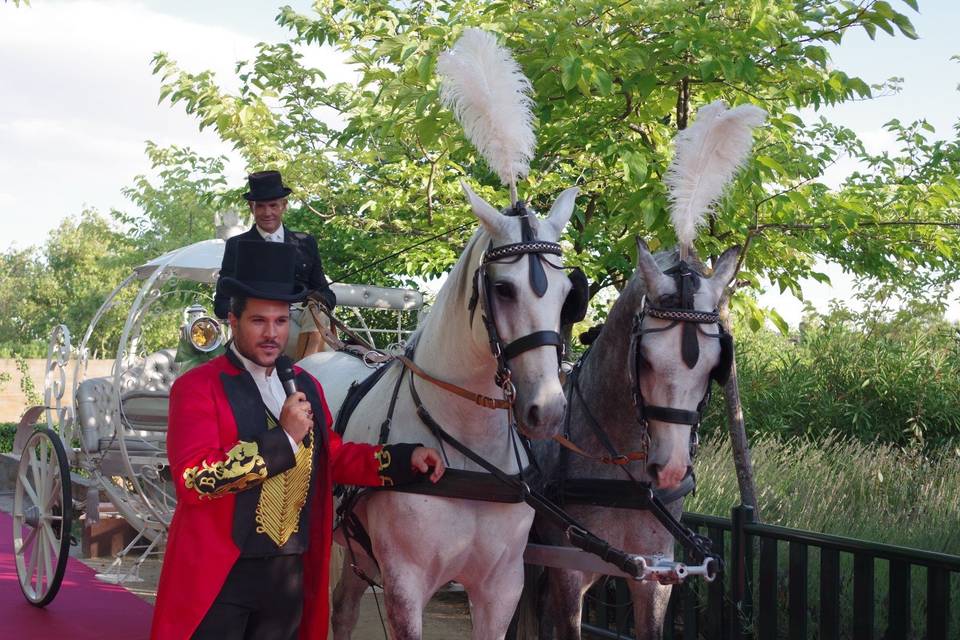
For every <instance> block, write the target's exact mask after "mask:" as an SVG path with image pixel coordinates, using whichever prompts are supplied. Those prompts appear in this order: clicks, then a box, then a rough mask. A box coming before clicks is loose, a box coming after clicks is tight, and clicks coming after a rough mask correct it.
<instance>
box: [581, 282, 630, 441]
mask: <svg viewBox="0 0 960 640" xmlns="http://www.w3.org/2000/svg"><path fill="white" fill-rule="evenodd" d="M645 293H646V287H645V285H644V282H643V278H642V277H641V276H640V275H639V274H636V273H635V274H634V276H633V277H632V278H631V279H630V281H629V282H628V283H627V286H626V287H624V289H623V291H622V292H621V293H620V296H619V297H618V298H617V301H616V302H615V303H614V305H613V307H612V308H611V309H610V313H609V315H608V316H607V319H606V321H605V322H604V326H603V330H602V331H601V332H600V335H599V336H597V339H596V340H595V341H594V343H593V346H592V347H591V348H590V354H589V357H587V359H586V361H585V362H584V364H583V367H582V369H581V371H580V375H579V379H578V386H579V388H580V397H578V398H577V399H576V400H575V401H573V402H572V403H571V404H572V405H573V406H571V408H570V410H573V411H579V412H580V416H581V419H579V420H572V421H571V427H570V428H571V435H572V436H573V438H574V440H577V439H578V438H579V439H580V440H579V441H581V442H587V441H590V440H591V439H592V440H594V443H593V446H602V445H600V443H599V441H596V436H595V435H594V429H593V428H592V427H591V426H590V425H589V424H588V423H587V420H588V418H587V417H586V416H585V415H584V414H585V413H586V411H585V409H584V407H582V406H577V405H579V404H581V403H586V405H587V406H588V407H589V410H590V413H591V414H592V415H593V417H594V418H596V421H597V423H598V424H599V426H600V427H601V428H602V429H603V430H604V432H605V433H606V434H607V436H608V437H609V438H610V440H611V441H612V442H613V444H614V445H615V446H617V447H618V449H622V450H623V451H626V450H630V449H633V448H636V447H637V446H639V440H640V436H639V429H638V426H637V413H636V408H635V407H634V405H633V389H632V388H631V384H632V374H631V372H630V370H629V366H630V362H629V359H630V335H631V330H632V328H633V318H634V315H635V314H636V312H637V311H639V309H640V304H641V301H642V300H643V296H644V294H645ZM614 398H616V399H617V400H616V401H615V402H611V400H612V399H614ZM627 398H630V399H629V400H627ZM621 400H623V401H621ZM575 415H576V414H575ZM597 451H598V452H600V451H603V453H606V451H605V450H603V449H597Z"/></svg>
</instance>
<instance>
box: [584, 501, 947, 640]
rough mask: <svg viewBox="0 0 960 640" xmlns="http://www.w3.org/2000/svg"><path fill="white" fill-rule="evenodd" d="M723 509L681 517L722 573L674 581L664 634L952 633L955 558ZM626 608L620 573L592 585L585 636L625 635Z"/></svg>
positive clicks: (935, 639) (941, 637) (793, 639)
mask: <svg viewBox="0 0 960 640" xmlns="http://www.w3.org/2000/svg"><path fill="white" fill-rule="evenodd" d="M731 515H732V517H731V518H730V519H726V518H719V517H715V516H706V515H700V514H693V513H686V514H684V522H685V523H686V524H687V525H688V526H690V527H692V528H695V529H696V530H698V531H699V532H701V533H703V532H705V533H706V534H707V535H708V536H709V537H710V538H711V539H712V540H713V542H714V548H715V550H716V551H718V552H720V553H721V554H722V556H723V558H724V562H725V564H726V571H725V572H724V574H723V575H722V576H721V577H720V578H718V579H717V580H716V581H714V582H713V583H710V584H706V583H703V582H702V581H695V580H692V581H688V582H687V583H686V584H684V585H681V586H679V587H677V588H674V590H673V594H672V596H671V600H670V605H669V608H668V612H667V622H666V628H665V629H664V638H672V639H678V640H679V639H682V640H693V639H705V640H720V639H724V640H725V639H728V638H757V639H759V640H773V639H781V638H786V639H789V640H799V639H802V638H816V639H818V640H839V639H841V638H843V639H847V638H849V639H851V640H877V639H879V638H882V639H883V640H907V639H915V638H916V639H919V638H925V639H927V640H947V639H948V638H958V637H960V607H957V602H956V600H957V598H956V597H955V596H953V597H951V594H956V593H957V592H958V591H960V556H952V555H947V554H942V553H935V552H931V551H921V550H917V549H909V548H905V547H899V546H894V545H887V544H879V543H874V542H867V541H863V540H855V539H852V538H845V537H842V536H836V535H827V534H820V533H813V532H810V531H803V530H799V529H789V528H786V527H780V526H775V525H767V524H760V523H757V522H755V521H754V518H753V510H752V509H751V508H750V507H743V506H739V507H735V508H734V509H733V511H732V514H731ZM951 605H953V606H951ZM630 610H631V608H630V600H629V594H628V591H627V589H626V585H625V584H624V583H623V581H622V580H614V579H613V578H610V579H608V580H607V581H606V582H605V583H601V584H599V585H597V586H595V587H594V589H593V590H592V591H591V593H590V594H588V596H587V598H586V599H585V601H584V615H583V620H584V623H583V632H584V635H585V637H590V636H593V637H601V638H632V637H634V635H633V634H634V629H633V620H632V616H631V615H630Z"/></svg>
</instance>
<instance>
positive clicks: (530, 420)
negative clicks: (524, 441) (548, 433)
mask: <svg viewBox="0 0 960 640" xmlns="http://www.w3.org/2000/svg"><path fill="white" fill-rule="evenodd" d="M527 424H528V425H530V426H532V427H533V426H537V425H539V424H540V406H539V405H536V404H535V405H532V406H531V407H530V408H529V409H527Z"/></svg>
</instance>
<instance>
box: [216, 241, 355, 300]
mask: <svg viewBox="0 0 960 640" xmlns="http://www.w3.org/2000/svg"><path fill="white" fill-rule="evenodd" d="M241 240H259V241H260V242H266V240H264V239H263V236H261V235H260V232H259V231H257V227H256V225H254V226H252V227H250V229H249V230H248V231H245V232H244V233H241V234H239V235H235V236H233V237H232V238H229V239H228V240H227V246H226V247H225V248H224V250H223V264H221V265H220V278H224V277H234V276H235V272H236V264H237V245H238V243H239V242H240V241H241ZM283 242H284V244H292V245H294V246H295V247H296V248H297V274H296V280H297V284H302V285H303V286H305V287H306V288H307V289H308V290H316V291H318V292H320V297H321V298H323V301H324V303H326V305H327V307H328V308H329V309H333V307H334V305H336V304H337V296H336V294H334V293H333V291H331V290H330V285H329V283H327V276H325V275H324V273H323V264H322V263H321V262H320V252H319V251H318V249H317V241H316V239H315V238H314V237H313V236H312V235H310V234H309V233H303V232H301V231H293V230H292V229H290V228H289V227H287V226H286V225H284V227H283ZM229 310H230V296H228V295H226V294H225V293H224V292H223V291H222V290H221V288H220V280H217V291H216V293H215V294H214V296H213V311H214V313H215V314H216V315H217V317H218V318H226V317H227V311H229Z"/></svg>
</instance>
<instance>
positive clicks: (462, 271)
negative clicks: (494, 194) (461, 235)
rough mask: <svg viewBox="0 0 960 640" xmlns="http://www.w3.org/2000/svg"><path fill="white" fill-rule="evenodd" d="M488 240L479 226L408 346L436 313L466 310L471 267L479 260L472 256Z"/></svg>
mask: <svg viewBox="0 0 960 640" xmlns="http://www.w3.org/2000/svg"><path fill="white" fill-rule="evenodd" d="M489 240H490V236H489V235H488V234H487V232H486V230H485V229H484V228H483V226H480V227H479V228H478V229H477V230H476V231H475V232H474V233H473V235H472V236H471V237H470V239H469V240H468V241H467V244H466V246H464V248H463V251H462V252H461V253H460V258H459V259H458V260H457V262H456V264H454V265H453V269H451V270H450V273H449V274H448V275H447V280H446V281H445V282H444V283H443V286H442V287H440V291H438V292H437V298H436V300H434V303H433V304H432V305H431V308H430V311H429V312H428V313H427V314H426V316H425V317H424V318H423V319H422V320H421V321H420V324H419V325H418V326H417V328H416V329H415V330H414V332H413V333H412V334H411V335H410V338H409V340H408V344H409V345H410V346H412V347H415V346H416V344H417V342H418V341H419V339H420V335H421V334H422V333H423V331H424V329H425V327H427V326H428V325H429V324H430V319H431V318H433V317H434V316H435V315H436V314H437V311H440V310H443V309H457V308H462V309H466V308H467V302H468V300H469V297H470V295H471V294H472V293H473V282H471V279H472V278H473V273H474V272H473V267H475V266H476V264H477V263H478V260H479V257H476V256H474V254H475V253H476V252H477V251H478V250H480V249H478V247H486V245H487V243H488V242H489Z"/></svg>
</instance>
